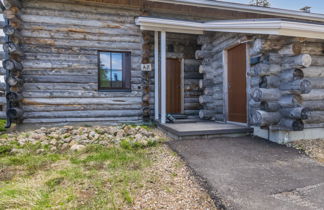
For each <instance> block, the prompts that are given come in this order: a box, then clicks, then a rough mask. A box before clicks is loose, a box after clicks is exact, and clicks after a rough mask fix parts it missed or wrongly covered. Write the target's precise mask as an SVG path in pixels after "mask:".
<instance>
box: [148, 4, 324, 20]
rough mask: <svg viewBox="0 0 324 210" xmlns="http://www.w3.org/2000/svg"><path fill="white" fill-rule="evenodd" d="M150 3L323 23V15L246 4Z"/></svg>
mask: <svg viewBox="0 0 324 210" xmlns="http://www.w3.org/2000/svg"><path fill="white" fill-rule="evenodd" d="M148 1H152V2H162V3H172V4H181V5H188V6H195V7H206V8H214V9H222V10H230V11H240V12H251V13H257V14H265V15H271V16H278V17H286V18H296V19H302V20H313V21H322V22H323V21H324V15H323V14H316V13H305V12H302V11H298V10H288V9H279V8H270V7H269V8H268V7H257V6H252V5H247V4H239V3H232V2H224V1H215V0H214V1H210V0H148Z"/></svg>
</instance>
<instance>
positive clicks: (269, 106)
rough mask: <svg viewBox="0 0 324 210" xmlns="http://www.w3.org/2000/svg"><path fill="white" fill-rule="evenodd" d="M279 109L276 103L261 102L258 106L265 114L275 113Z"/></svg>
mask: <svg viewBox="0 0 324 210" xmlns="http://www.w3.org/2000/svg"><path fill="white" fill-rule="evenodd" d="M280 108H281V106H280V104H279V102H277V101H262V102H261V104H260V109H261V110H263V111H266V112H277V111H279V109H280Z"/></svg>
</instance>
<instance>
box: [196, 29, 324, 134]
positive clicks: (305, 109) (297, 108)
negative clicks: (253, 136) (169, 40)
mask: <svg viewBox="0 0 324 210" xmlns="http://www.w3.org/2000/svg"><path fill="white" fill-rule="evenodd" d="M244 40H245V42H247V43H249V54H250V55H249V56H250V64H251V67H250V69H248V70H247V75H248V81H249V84H248V88H247V91H249V99H250V101H249V103H248V106H249V109H248V110H249V124H251V125H256V126H260V127H262V128H270V129H273V130H294V131H298V130H303V129H304V128H313V127H321V126H322V125H323V123H324V112H323V111H324V106H323V105H322V104H323V102H324V101H323V100H324V85H323V84H324V83H323V79H324V62H323V60H324V41H322V40H316V39H304V38H293V37H284V36H268V35H267V36H266V35H259V36H251V35H248V34H234V33H205V34H204V35H201V36H199V37H198V44H201V49H200V50H197V51H196V55H195V56H196V59H200V60H201V66H200V67H199V72H200V73H201V74H203V79H202V80H200V83H199V86H200V88H201V90H203V95H202V96H200V98H199V102H200V104H201V105H202V109H201V110H200V114H199V115H200V118H202V119H209V120H216V121H226V120H227V119H226V115H227V114H226V112H227V110H226V109H227V108H226V107H225V101H224V96H225V94H224V90H223V88H224V67H225V66H224V63H223V59H224V58H223V51H224V49H226V48H228V47H230V46H233V45H234V44H237V43H239V42H240V41H244Z"/></svg>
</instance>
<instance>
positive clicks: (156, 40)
mask: <svg viewBox="0 0 324 210" xmlns="http://www.w3.org/2000/svg"><path fill="white" fill-rule="evenodd" d="M154 85H155V87H154V90H155V94H154V95H155V100H154V106H155V109H154V113H155V120H159V114H160V101H159V97H160V96H159V94H160V93H159V92H160V91H159V89H160V85H159V32H158V31H155V33H154Z"/></svg>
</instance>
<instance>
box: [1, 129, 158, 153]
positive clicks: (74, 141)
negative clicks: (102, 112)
mask: <svg viewBox="0 0 324 210" xmlns="http://www.w3.org/2000/svg"><path fill="white" fill-rule="evenodd" d="M5 137H6V138H5V139H3V138H2V139H0V145H5V144H8V143H9V142H17V143H18V144H19V145H21V146H23V145H26V144H38V143H40V144H41V145H43V146H44V147H45V148H49V149H50V150H51V151H52V152H55V151H59V150H69V149H70V150H72V151H79V150H82V149H83V148H85V146H86V145H90V144H100V145H103V146H107V147H112V146H118V145H120V144H121V143H122V142H125V141H127V143H129V144H130V145H135V144H136V145H140V146H147V145H149V144H152V143H156V142H160V141H161V140H162V138H161V137H160V136H158V135H156V134H155V133H154V131H153V130H151V129H148V128H146V127H143V126H131V125H123V126H109V127H72V126H65V127H61V128H40V129H38V130H33V131H27V132H21V133H10V134H8V135H6V136H5ZM39 152H42V151H39Z"/></svg>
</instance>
